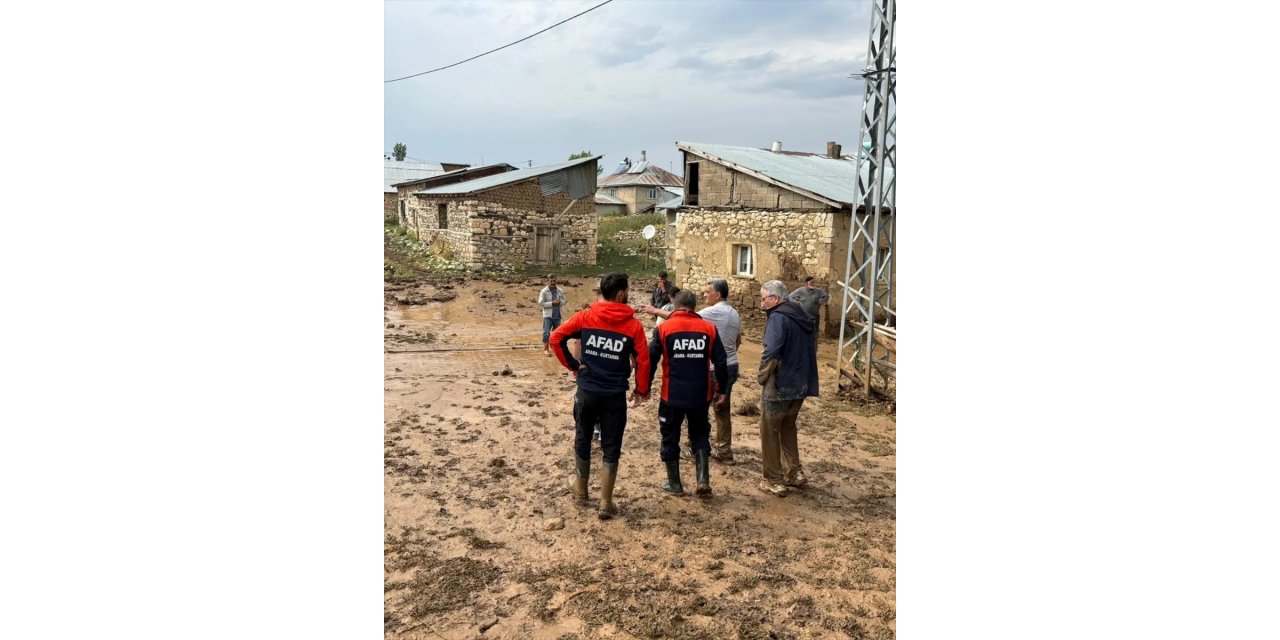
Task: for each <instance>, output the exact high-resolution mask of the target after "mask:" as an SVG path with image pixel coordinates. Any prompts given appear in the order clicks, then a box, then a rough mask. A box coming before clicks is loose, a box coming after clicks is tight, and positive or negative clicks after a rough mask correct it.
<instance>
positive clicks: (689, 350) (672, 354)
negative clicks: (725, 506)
mask: <svg viewBox="0 0 1280 640" xmlns="http://www.w3.org/2000/svg"><path fill="white" fill-rule="evenodd" d="M672 304H673V305H674V307H675V308H674V309H673V310H672V312H671V315H670V316H668V317H667V320H666V321H665V322H663V323H662V324H660V325H658V327H657V328H655V329H654V330H653V342H651V343H650V344H649V363H650V364H649V367H650V369H651V370H652V371H653V372H657V369H658V363H659V362H661V363H662V400H661V402H659V403H658V431H659V432H660V433H661V434H662V448H661V450H660V452H659V455H660V456H661V458H662V462H663V463H664V464H666V465H667V483H666V484H664V485H662V490H663V491H666V492H667V493H673V494H676V495H680V494H683V493H684V485H682V484H680V423H681V422H684V420H685V419H686V418H687V419H688V420H689V442H690V444H691V447H690V448H691V449H693V459H694V460H695V461H696V462H697V469H698V489H697V493H698V495H701V496H706V495H711V471H710V466H711V440H710V439H709V436H710V435H711V422H710V421H709V420H708V418H707V410H708V409H709V408H710V407H711V403H712V402H717V403H719V402H724V392H725V390H726V389H728V388H729V374H728V371H729V365H728V364H726V362H725V361H726V355H725V350H724V344H722V343H721V342H720V335H719V334H718V333H717V332H716V326H715V325H714V324H711V323H710V322H708V321H706V320H703V319H702V317H701V316H699V315H698V314H696V313H694V312H693V308H694V306H695V305H697V304H698V298H697V296H695V295H694V294H693V292H692V291H681V292H680V293H678V294H676V297H675V300H673V301H672ZM664 356H665V359H663V358H664ZM712 364H715V377H714V379H713V377H712V370H711V365H712ZM650 377H651V378H652V377H653V375H652V374H650Z"/></svg>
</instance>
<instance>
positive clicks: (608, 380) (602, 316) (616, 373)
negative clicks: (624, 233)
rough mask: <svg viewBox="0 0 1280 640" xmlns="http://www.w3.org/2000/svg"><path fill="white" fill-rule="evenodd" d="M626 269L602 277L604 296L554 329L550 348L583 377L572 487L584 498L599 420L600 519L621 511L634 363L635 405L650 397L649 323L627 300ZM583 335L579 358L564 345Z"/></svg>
mask: <svg viewBox="0 0 1280 640" xmlns="http://www.w3.org/2000/svg"><path fill="white" fill-rule="evenodd" d="M627 289H628V283H627V274H625V273H610V274H607V275H605V276H604V277H603V278H601V279H600V296H601V298H602V299H601V300H597V301H596V302H593V303H591V306H590V307H588V308H586V309H583V310H582V311H579V312H578V313H575V314H573V317H572V318H569V321H568V322H566V323H564V324H562V325H560V326H559V327H558V328H556V330H555V331H554V332H552V334H551V340H550V342H551V348H552V350H553V351H554V352H555V354H556V357H557V358H559V359H560V364H562V365H564V366H565V368H567V369H569V370H570V371H572V372H573V375H574V377H576V378H577V379H578V394H577V396H576V397H575V398H574V401H573V421H574V423H575V425H576V428H577V430H576V433H575V434H574V439H573V453H574V459H575V461H576V462H577V474H576V475H575V477H574V479H573V482H572V483H571V484H570V488H572V489H573V494H574V496H575V497H576V498H577V499H579V500H586V499H587V481H588V480H589V479H590V476H591V435H592V431H593V427H594V426H595V425H596V423H597V422H599V424H600V449H601V451H602V452H603V458H604V472H603V473H602V474H601V478H600V519H602V520H607V519H609V518H611V517H613V515H614V514H616V513H617V512H618V510H617V508H616V507H614V505H613V484H614V482H615V481H616V480H617V479H618V458H619V457H620V456H621V455H622V432H623V430H624V429H625V428H626V426H627V384H628V383H627V381H628V379H629V378H630V377H631V368H632V364H633V362H634V364H635V371H636V390H635V396H634V403H633V404H632V405H631V406H633V407H635V406H639V405H640V403H641V402H644V401H646V400H648V399H649V379H650V371H649V352H648V349H647V345H646V343H645V339H644V327H642V326H640V321H639V320H636V319H635V317H634V316H635V313H636V312H635V309H632V308H631V307H630V306H628V305H627ZM571 339H573V340H578V341H579V343H580V345H581V346H580V349H581V358H582V360H581V361H579V360H577V359H576V358H574V357H573V354H572V353H570V352H569V350H568V349H566V348H565V342H566V341H568V340H571Z"/></svg>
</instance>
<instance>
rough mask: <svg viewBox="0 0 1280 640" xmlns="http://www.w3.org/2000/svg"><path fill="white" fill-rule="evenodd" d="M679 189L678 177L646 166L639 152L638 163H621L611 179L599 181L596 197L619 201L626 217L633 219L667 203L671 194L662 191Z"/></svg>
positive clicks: (679, 179)
mask: <svg viewBox="0 0 1280 640" xmlns="http://www.w3.org/2000/svg"><path fill="white" fill-rule="evenodd" d="M683 186H684V181H683V180H682V179H681V178H680V176H677V175H675V174H673V173H671V172H670V171H666V170H664V169H661V168H659V167H657V166H654V165H653V164H650V163H649V161H648V160H646V159H645V153H644V152H643V151H641V152H640V161H639V162H637V163H635V164H632V163H631V161H630V160H627V159H624V160H623V162H622V163H621V164H619V165H618V168H617V170H615V171H614V173H613V175H609V176H606V177H604V178H602V179H601V180H600V184H599V193H601V194H604V195H607V196H610V197H613V198H617V199H619V200H621V201H623V202H624V203H626V205H627V215H635V214H637V213H647V212H649V211H652V210H653V208H654V207H656V206H657V205H658V204H659V203H662V202H665V201H667V200H670V199H671V194H670V193H665V192H663V190H662V188H663V187H683Z"/></svg>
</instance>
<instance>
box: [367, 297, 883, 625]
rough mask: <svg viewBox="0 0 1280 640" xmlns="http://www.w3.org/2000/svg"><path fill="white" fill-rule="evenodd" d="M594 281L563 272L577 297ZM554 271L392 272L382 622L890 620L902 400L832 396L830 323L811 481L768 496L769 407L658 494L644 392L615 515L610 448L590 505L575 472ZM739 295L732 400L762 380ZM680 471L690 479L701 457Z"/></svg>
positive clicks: (810, 456) (756, 338)
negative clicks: (600, 514)
mask: <svg viewBox="0 0 1280 640" xmlns="http://www.w3.org/2000/svg"><path fill="white" fill-rule="evenodd" d="M594 283H595V280H594V279H585V278H571V279H569V282H568V284H567V287H566V289H567V295H568V298H569V302H570V304H569V307H568V308H567V309H566V311H569V312H571V311H573V310H576V309H578V308H579V307H581V306H583V305H584V304H585V303H586V302H588V301H589V300H592V299H594V294H593V293H592V291H591V287H592V286H593V285H594ZM542 284H543V283H542V282H541V281H540V280H537V279H534V278H520V277H510V278H507V279H505V280H483V279H478V278H477V277H476V276H469V275H459V276H454V277H452V278H444V279H440V278H437V279H435V280H434V282H422V281H419V282H416V283H409V284H395V285H391V284H389V285H387V298H386V306H385V310H384V316H385V323H384V324H385V325H386V349H387V354H386V356H385V358H386V384H385V390H386V396H385V397H386V405H385V416H386V425H385V463H386V464H385V470H386V480H385V517H386V521H385V522H386V525H385V533H386V540H385V570H386V590H385V635H386V637H387V638H397V639H406V640H407V639H417V638H422V639H427V638H551V639H569V638H892V637H894V630H895V626H896V625H895V606H894V605H895V577H894V576H895V556H896V554H895V544H894V541H895V537H894V531H895V520H894V518H895V516H894V512H895V507H894V505H895V491H896V489H895V481H894V478H895V467H896V464H895V448H894V442H895V424H894V418H893V416H892V415H891V414H889V413H888V412H887V408H886V407H884V406H879V405H864V404H858V403H856V402H853V401H850V400H848V399H842V398H839V397H837V395H836V394H835V390H836V384H835V383H836V380H835V368H834V366H833V364H834V361H835V348H836V344H835V341H825V340H824V341H823V342H822V344H821V345H820V360H819V363H820V365H819V368H820V375H821V385H822V396H821V397H820V398H810V399H809V400H807V401H806V403H805V405H804V409H803V410H802V411H801V413H800V418H799V441H800V455H801V460H802V462H803V463H804V465H805V471H806V474H807V475H808V477H809V480H810V486H809V487H808V488H805V489H802V490H798V491H793V493H792V494H791V495H789V496H787V497H785V498H776V497H773V496H770V495H766V494H764V493H762V492H760V490H759V489H757V488H756V485H757V484H758V483H759V481H760V479H761V476H760V473H761V472H760V442H759V437H760V436H759V430H758V417H755V416H750V415H735V416H734V423H733V424H734V455H735V456H736V458H737V462H738V463H737V465H735V466H723V465H720V464H719V463H716V462H714V461H713V462H712V469H711V471H712V473H711V484H712V489H713V491H714V495H713V496H712V497H710V498H699V497H695V496H694V495H692V494H691V493H690V494H689V495H686V496H684V497H675V496H669V495H666V494H664V493H663V492H662V491H661V490H660V489H659V485H660V484H661V483H662V481H663V480H664V470H663V467H662V463H661V461H660V460H659V459H658V442H659V438H658V428H657V424H658V423H657V406H658V403H657V401H656V393H655V399H654V400H651V401H649V402H648V403H646V404H644V405H642V406H640V407H639V408H636V409H631V410H630V413H629V415H628V423H627V429H626V433H625V436H624V441H623V454H622V459H621V464H620V466H619V471H618V480H617V487H616V489H615V498H614V500H615V503H617V505H618V507H619V508H620V510H621V513H620V514H619V516H618V517H617V518H615V519H613V520H609V521H601V520H599V519H597V518H596V514H595V506H596V496H597V495H598V490H599V471H600V452H599V448H598V446H596V447H593V461H592V477H591V496H592V497H591V500H590V502H589V503H588V504H587V505H586V506H580V505H578V504H577V503H575V502H574V501H573V500H572V499H571V497H570V495H569V490H568V488H567V485H566V482H567V480H568V479H569V477H570V475H571V473H572V469H573V454H572V445H573V418H572V406H573V394H574V383H573V381H572V380H571V379H570V377H569V376H568V375H567V372H565V371H564V369H563V368H562V367H560V366H559V363H558V362H557V361H556V360H555V358H549V357H546V356H544V355H543V353H542V350H541V344H540V340H541V320H540V313H539V309H538V308H537V305H536V304H535V303H534V300H536V298H537V294H538V291H539V289H540V288H541V286H542ZM633 287H635V288H636V289H635V292H636V293H639V292H640V291H643V290H644V289H643V283H638V284H637V283H633ZM638 297H641V296H638V295H633V302H634V301H635V299H636V298H638ZM739 311H740V312H741V313H742V314H743V316H744V320H747V322H746V325H747V330H746V331H745V332H744V333H745V336H744V342H743V345H742V349H741V351H740V356H739V358H740V362H741V367H742V370H743V374H744V375H743V377H742V378H741V379H740V380H739V382H738V384H737V386H735V387H734V402H733V404H734V407H735V413H737V412H738V411H747V412H750V409H751V408H752V406H753V405H756V404H757V403H758V401H759V398H760V388H759V385H757V384H756V383H755V381H754V376H753V375H752V373H753V372H754V369H755V367H756V365H757V364H758V363H759V358H760V327H761V326H762V325H761V323H760V318H758V317H757V316H760V315H761V313H760V311H759V310H757V309H739ZM645 325H646V327H651V326H652V322H651V320H645ZM512 347H515V348H512ZM656 388H657V386H656V384H655V389H656ZM597 445H598V443H597ZM682 477H683V479H684V482H685V485H686V490H691V489H692V486H693V484H694V469H693V464H692V462H691V461H682Z"/></svg>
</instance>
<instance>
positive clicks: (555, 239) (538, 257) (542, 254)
mask: <svg viewBox="0 0 1280 640" xmlns="http://www.w3.org/2000/svg"><path fill="white" fill-rule="evenodd" d="M533 234H534V235H533V262H534V263H535V264H547V265H555V264H556V263H558V262H559V260H560V229H558V228H556V227H535V228H534V232H533Z"/></svg>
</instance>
